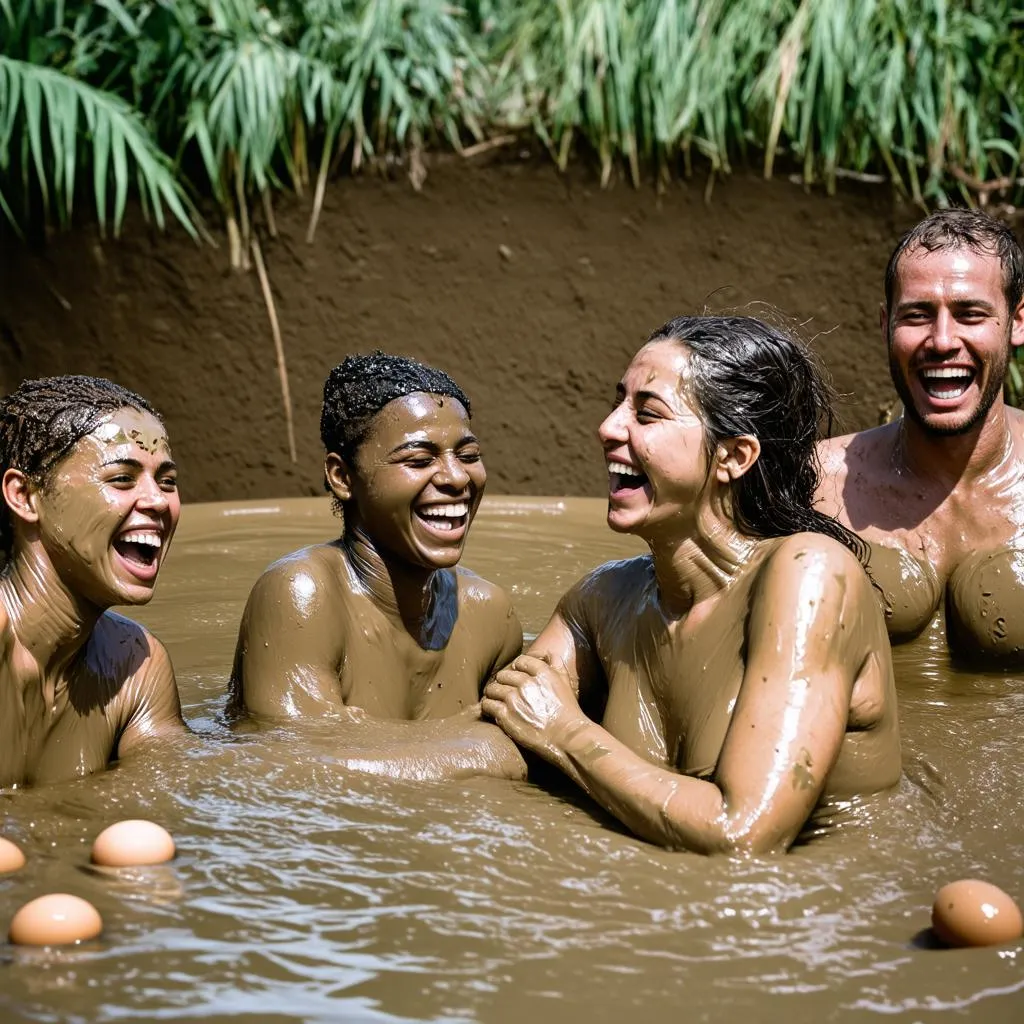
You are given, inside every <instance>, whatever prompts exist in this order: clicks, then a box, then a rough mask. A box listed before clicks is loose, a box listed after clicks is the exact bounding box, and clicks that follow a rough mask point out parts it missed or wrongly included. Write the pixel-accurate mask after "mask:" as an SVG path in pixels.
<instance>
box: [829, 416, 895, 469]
mask: <svg viewBox="0 0 1024 1024" xmlns="http://www.w3.org/2000/svg"><path fill="white" fill-rule="evenodd" d="M898 430H899V425H898V423H883V424H882V425H881V426H880V427H871V428H870V429H868V430H859V431H857V432H856V433H854V434H842V435H840V436H839V437H828V438H825V440H823V441H819V442H818V459H819V461H820V462H821V471H822V474H823V475H839V474H845V473H847V472H849V471H850V470H853V469H860V468H864V467H867V466H873V465H875V464H877V463H879V462H883V463H887V462H888V453H889V452H891V450H892V445H893V443H894V441H895V439H896V434H897V432H898Z"/></svg>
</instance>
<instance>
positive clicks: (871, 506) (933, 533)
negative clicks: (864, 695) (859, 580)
mask: <svg viewBox="0 0 1024 1024" xmlns="http://www.w3.org/2000/svg"><path fill="white" fill-rule="evenodd" d="M882 334H883V338H885V340H886V343H887V344H888V346H889V351H890V363H891V366H892V372H893V377H894V380H895V381H896V382H897V384H898V385H899V389H900V392H901V394H902V395H903V398H904V402H905V403H910V406H909V407H908V410H907V412H906V413H905V414H904V415H903V416H902V417H901V418H900V419H898V420H896V421H895V422H893V423H890V424H886V425H884V426H881V427H876V428H875V429H873V430H867V431H864V432H862V433H860V434H850V435H846V436H844V437H838V438H832V439H830V440H828V441H825V442H822V444H821V446H820V455H821V463H822V482H821V485H820V487H819V490H818V508H819V509H821V511H823V512H825V513H827V514H829V515H834V516H836V517H838V518H839V519H840V520H841V521H842V522H843V523H844V524H845V525H847V526H849V527H850V528H851V529H853V530H855V531H856V532H857V533H859V534H860V535H861V536H862V537H863V538H864V539H865V540H867V541H868V542H869V543H870V544H871V547H872V556H871V572H872V575H873V577H874V579H875V580H876V582H877V583H878V585H879V587H880V589H881V592H882V603H883V606H884V609H885V614H886V622H887V626H888V630H889V635H890V637H891V639H892V641H893V642H894V643H902V642H905V641H908V640H912V639H914V638H915V637H917V636H918V635H919V634H921V633H922V632H924V631H925V629H926V627H928V626H929V624H930V623H931V622H933V620H935V619H936V617H938V616H940V615H942V614H944V616H945V622H946V636H947V641H948V644H949V647H950V650H951V651H952V652H953V653H954V654H955V655H956V656H957V657H958V658H959V659H965V660H980V661H996V662H1002V663H1006V664H1020V663H1021V662H1024V625H1020V623H1021V615H1020V612H1021V610H1022V609H1024V576H1022V574H1021V572H1020V569H1021V554H1020V553H1021V550H1022V548H1024V415H1022V413H1021V412H1019V411H1018V410H1016V409H1011V408H1008V407H1007V406H1006V405H1005V403H1004V401H1003V397H1002V392H1001V390H1000V389H999V388H998V387H991V386H990V383H991V381H992V380H995V381H996V382H997V383H998V381H1000V380H1001V379H1002V377H1001V374H1002V372H1003V368H1004V367H1005V360H1006V359H1007V357H1008V355H1009V352H1010V350H1011V348H1012V347H1013V346H1017V345H1020V344H1021V343H1024V303H1022V304H1021V305H1020V306H1018V307H1017V308H1016V309H1015V310H1013V311H1010V310H1008V308H1007V303H1006V298H1005V295H1004V292H1003V278H1002V269H1001V266H1000V263H999V260H998V259H997V258H996V257H995V256H984V255H979V254H977V253H973V252H970V251H969V250H961V249H953V250H946V251H938V252H933V253H927V254H922V253H920V252H917V251H915V250H911V251H910V252H908V253H907V254H905V255H904V257H903V258H902V260H901V263H900V266H899V269H898V272H897V275H896V286H895V290H894V296H893V309H892V313H891V315H889V314H887V313H886V311H885V309H884V308H883V310H882ZM946 367H949V368H954V369H960V368H967V369H969V370H970V371H971V372H972V373H973V374H974V377H973V379H972V382H971V384H970V386H969V387H968V388H967V389H966V390H965V391H964V393H963V394H962V395H961V396H958V397H956V398H953V399H948V400H942V399H939V400H936V399H933V398H932V397H931V396H930V395H929V394H928V392H927V390H926V389H925V388H924V387H923V386H922V381H923V377H922V371H923V370H925V369H927V368H946ZM961 428H962V429H961ZM951 431H959V432H951Z"/></svg>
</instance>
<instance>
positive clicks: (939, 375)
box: [921, 366, 971, 380]
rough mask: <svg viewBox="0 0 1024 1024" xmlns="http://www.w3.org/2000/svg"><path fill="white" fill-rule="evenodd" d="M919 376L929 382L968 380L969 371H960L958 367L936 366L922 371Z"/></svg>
mask: <svg viewBox="0 0 1024 1024" xmlns="http://www.w3.org/2000/svg"><path fill="white" fill-rule="evenodd" d="M921 375H922V376H923V377H927V378H928V379H929V380H942V379H948V378H953V377H965V378H969V377H970V376H971V371H970V370H964V369H961V368H960V367H959V366H936V367H933V368H931V369H929V370H922V371H921Z"/></svg>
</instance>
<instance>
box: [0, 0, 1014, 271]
mask: <svg viewBox="0 0 1024 1024" xmlns="http://www.w3.org/2000/svg"><path fill="white" fill-rule="evenodd" d="M1017 4H1024V0H956V2H954V0H913V2H912V0H803V2H796V0H476V2H467V4H466V6H465V7H459V6H457V5H456V4H454V3H449V2H446V0H419V2H412V0H278V2H272V0H268V2H265V3H257V2H255V0H208V2H205V3H200V2H196V0H95V2H85V0H62V2H61V0H0V204H2V206H3V209H4V211H5V212H6V213H7V215H8V217H9V218H10V219H11V221H12V222H13V223H15V224H16V225H20V226H27V225H29V224H32V223H34V222H37V221H39V220H40V219H42V220H43V221H46V222H50V223H56V224H58V225H61V224H66V223H67V222H68V221H69V219H70V218H71V216H72V212H73V207H74V203H75V202H76V199H79V198H80V194H81V193H83V192H84V191H86V185H87V184H91V188H89V189H88V190H87V191H88V193H89V198H90V201H91V203H92V204H93V205H94V207H95V214H96V216H97V218H98V219H99V222H100V224H101V226H103V227H104V228H110V229H112V230H113V231H114V232H115V233H116V232H117V231H118V230H119V229H120V226H121V223H122V219H123V215H124V210H125V204H126V200H127V196H128V195H129V194H130V193H131V192H135V193H136V194H137V195H139V196H140V197H141V198H142V200H143V202H144V205H145V209H146V212H147V214H148V215H149V216H151V217H152V218H153V219H155V220H156V222H157V223H158V224H163V223H164V222H165V220H166V217H167V214H168V213H170V215H172V216H173V217H175V218H177V219H178V220H179V221H181V222H182V223H183V224H185V225H186V226H188V227H189V228H190V229H191V230H193V231H194V230H196V228H197V226H198V221H197V218H196V215H195V208H194V205H193V201H194V200H195V199H197V198H198V197H200V196H212V197H214V198H215V199H216V200H217V201H218V203H219V204H220V207H221V209H222V210H223V214H224V218H225V221H226V223H227V224H228V225H229V229H233V230H234V231H235V232H236V234H237V235H238V237H239V239H241V240H242V241H244V237H245V235H246V234H247V233H248V231H249V219H250V210H251V208H252V206H253V204H254V203H260V204H262V205H263V207H264V209H272V206H271V197H272V194H273V192H274V191H275V190H277V189H281V188H288V189H291V190H294V191H298V192H300V193H301V192H304V191H305V190H306V189H307V188H309V189H311V190H312V191H313V196H314V223H315V211H316V210H317V209H318V201H319V200H321V199H322V193H323V187H324V184H325V182H326V180H327V178H328V177H329V175H330V173H331V170H332V168H336V167H337V166H339V165H341V164H344V165H345V166H348V167H350V168H351V169H353V170H358V169H359V168H360V166H361V165H364V164H365V163H367V162H368V161H373V160H376V159H382V158H385V157H388V156H389V155H390V156H394V155H399V156H402V157H404V158H405V159H407V160H409V161H410V162H411V163H412V164H415V163H416V158H417V155H418V153H419V152H420V151H421V150H422V149H423V148H424V147H437V146H444V147H450V148H453V149H459V148H460V147H462V146H463V145H465V144H466V143H469V142H477V141H480V140H482V139H485V138H487V137H490V136H494V135H497V134H506V133H509V132H511V133H525V134H530V135H534V136H536V137H537V138H538V139H540V140H541V142H542V143H543V144H544V145H545V146H546V147H547V148H548V149H549V151H550V153H551V155H552V158H553V159H554V160H555V161H556V162H557V164H558V166H559V167H562V168H564V167H566V165H567V164H568V162H569V161H570V160H572V159H574V158H582V159H594V160H596V162H597V163H598V165H599V167H600V171H601V175H602V179H603V180H604V181H605V182H607V181H609V180H610V179H611V178H612V177H613V176H614V175H617V174H623V175H626V176H627V177H629V178H630V179H632V181H633V182H634V183H635V184H639V183H640V181H641V178H642V176H643V175H644V173H645V172H646V171H648V170H651V171H654V172H656V173H657V174H658V175H659V176H660V177H661V178H662V179H663V180H664V179H667V178H670V177H672V176H673V175H677V174H687V173H690V171H691V170H692V166H693V165H692V161H693V157H694V155H695V154H696V155H699V156H702V157H704V158H705V159H706V161H708V163H709V164H710V167H711V169H712V171H714V172H716V173H728V172H729V170H730V168H731V166H732V164H733V163H734V162H735V161H736V160H737V159H743V160H748V161H758V162H760V163H761V164H762V165H763V167H764V171H765V173H766V174H768V175H770V174H771V173H772V171H773V169H774V166H775V163H776V161H777V160H778V158H779V157H780V156H784V157H785V159H786V162H787V165H788V166H792V165H793V163H794V162H795V163H796V165H797V166H799V167H800V168H802V173H803V177H804V179H805V181H806V182H807V183H808V184H813V185H822V186H824V187H825V188H826V189H828V190H830V191H831V190H834V189H835V187H836V181H837V178H838V177H840V176H841V175H843V174H844V173H846V174H854V175H857V174H869V175H884V176H885V177H886V178H888V179H890V180H891V181H892V183H893V185H894V186H895V187H896V188H897V189H898V190H899V191H900V192H901V193H903V194H904V195H906V196H907V197H909V198H911V199H913V200H915V201H917V202H919V203H920V204H922V205H926V204H940V205H941V204H944V203H948V202H950V201H952V200H960V201H963V200H967V201H972V202H978V201H981V200H994V201H998V200H1000V199H1004V200H1006V201H1016V200H1018V199H1020V198H1021V197H1022V196H1024V189H1022V188H1021V185H1020V180H1019V179H1020V178H1021V176H1022V169H1021V161H1022V158H1024V71H1022V68H1024V6H1016V5H1017ZM232 226H233V227H232ZM311 228H312V224H311ZM242 249H243V251H244V246H243V247H242Z"/></svg>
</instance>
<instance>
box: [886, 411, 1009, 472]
mask: <svg viewBox="0 0 1024 1024" xmlns="http://www.w3.org/2000/svg"><path fill="white" fill-rule="evenodd" d="M1012 448H1013V436H1012V434H1011V432H1010V427H1009V423H1008V422H1007V417H1006V406H1005V404H1004V403H1003V400H1002V397H999V398H997V400H996V401H995V402H994V403H993V405H992V408H991V409H989V411H988V413H987V414H986V415H985V416H984V418H983V419H982V420H981V422H980V423H978V424H976V425H975V426H974V427H972V428H971V429H970V430H969V431H967V432H965V433H963V434H934V433H932V432H931V431H928V430H926V429H925V428H924V427H922V426H921V424H920V423H918V422H917V421H916V420H913V419H911V418H909V417H908V416H906V415H905V414H904V416H903V417H901V419H900V420H899V428H898V430H897V432H896V441H895V445H894V448H893V459H894V461H895V462H896V463H897V464H899V465H900V466H902V467H903V468H906V469H907V470H909V471H910V472H911V473H913V474H914V475H915V476H920V477H923V478H926V479H933V480H934V479H936V478H937V479H940V480H942V481H943V482H945V483H956V482H958V481H960V480H967V481H971V480H976V479H978V478H980V477H984V476H986V475H987V474H989V473H991V472H992V471H993V470H995V469H997V468H998V467H999V466H1001V465H1003V464H1004V463H1005V462H1006V459H1007V457H1008V456H1009V455H1010V453H1011V451H1012Z"/></svg>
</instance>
